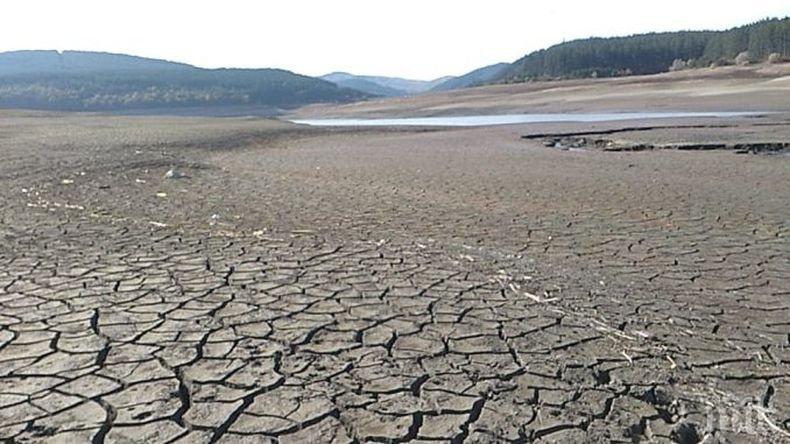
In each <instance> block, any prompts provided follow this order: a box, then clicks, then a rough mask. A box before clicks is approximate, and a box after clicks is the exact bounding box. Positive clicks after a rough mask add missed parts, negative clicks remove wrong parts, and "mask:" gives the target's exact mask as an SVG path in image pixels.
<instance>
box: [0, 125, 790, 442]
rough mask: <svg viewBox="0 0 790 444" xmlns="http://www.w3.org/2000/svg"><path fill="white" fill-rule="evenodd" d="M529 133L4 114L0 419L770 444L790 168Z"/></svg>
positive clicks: (789, 409) (135, 436)
mask: <svg viewBox="0 0 790 444" xmlns="http://www.w3.org/2000/svg"><path fill="white" fill-rule="evenodd" d="M742 124H743V132H744V133H747V134H752V135H753V134H754V133H755V132H756V131H759V128H758V127H753V126H750V125H751V124H750V123H749V122H748V121H743V122H742ZM612 125H616V124H612ZM770 128H773V129H772V131H780V130H779V129H777V128H778V127H775V126H772V127H770ZM700 131H703V130H700ZM523 132H524V127H521V128H519V127H515V128H514V127H503V128H495V129H487V128H481V129H473V130H442V131H438V130H432V131H418V130H413V131H412V130H398V131H395V130H389V131H388V130H380V131H367V132H354V131H353V130H333V131H329V130H321V131H318V130H311V129H305V128H300V127H296V126H292V125H288V124H284V123H275V122H267V121H260V120H243V119H227V120H220V119H217V120H211V119H167V118H157V119H155V118H119V117H100V116H80V115H44V114H21V113H10V112H6V113H4V114H3V115H2V119H0V152H1V153H2V159H3V162H2V163H0V181H2V190H0V199H2V201H1V202H2V209H0V222H2V224H0V239H2V243H0V438H3V439H5V440H7V441H10V442H91V441H92V442H97V443H98V442H156V443H159V442H183V443H193V442H235V443H237V442H432V441H440V442H456V443H460V442H563V443H565V442H680V443H695V442H782V441H783V440H787V439H788V436H790V348H788V347H790V345H789V344H788V341H789V340H790V244H789V243H788V236H790V228H788V225H787V219H788V215H790V212H789V209H788V197H787V196H789V195H790V158H786V157H784V158H782V157H764V156H738V155H735V154H732V153H716V152H711V153H698V152H690V153H680V152H645V153H600V152H567V151H565V152H562V151H557V150H552V149H549V148H544V147H542V146H540V144H539V142H535V143H528V142H524V141H522V140H520V138H519V136H520V134H522V133H523ZM648 135H650V136H652V137H659V136H661V134H660V133H652V132H650V134H648ZM696 136H697V137H702V136H704V134H703V135H700V134H697V135H696ZM773 136H776V134H773ZM172 167H176V168H178V169H180V171H182V172H184V173H185V174H186V175H187V176H188V177H187V178H185V179H181V180H165V179H163V176H164V173H165V172H166V171H167V170H168V169H170V168H172Z"/></svg>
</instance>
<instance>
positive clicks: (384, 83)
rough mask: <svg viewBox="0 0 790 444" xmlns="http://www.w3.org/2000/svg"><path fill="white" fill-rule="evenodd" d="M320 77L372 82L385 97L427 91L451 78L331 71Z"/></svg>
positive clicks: (353, 82) (347, 82)
mask: <svg viewBox="0 0 790 444" xmlns="http://www.w3.org/2000/svg"><path fill="white" fill-rule="evenodd" d="M320 78H321V79H323V80H327V81H330V82H333V83H335V84H337V85H340V86H343V85H357V86H359V87H361V88H365V87H366V85H368V84H370V83H372V84H374V85H378V87H381V88H384V89H383V90H381V91H383V92H384V93H382V94H377V95H381V96H385V97H401V96H409V95H414V94H420V93H424V92H426V91H429V90H430V89H431V88H433V87H434V86H436V85H438V84H440V83H442V82H445V81H447V80H449V79H451V78H452V77H440V78H438V79H434V80H411V79H402V78H399V77H382V76H359V75H355V74H349V73H346V72H333V73H331V74H326V75H323V76H321V77H320ZM363 82H364V83H363ZM360 90H361V91H365V92H368V93H370V94H376V93H374V92H372V90H371V91H369V90H367V89H360Z"/></svg>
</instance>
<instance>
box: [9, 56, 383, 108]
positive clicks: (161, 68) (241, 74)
mask: <svg viewBox="0 0 790 444" xmlns="http://www.w3.org/2000/svg"><path fill="white" fill-rule="evenodd" d="M370 96H371V95H370V94H367V93H364V92H360V91H357V90H353V89H348V88H341V87H338V86H337V85H335V84H333V83H331V82H327V81H324V80H321V79H315V78H312V77H307V76H303V75H299V74H295V73H293V72H290V71H285V70H280V69H203V68H198V67H195V66H191V65H187V64H183V63H175V62H170V61H165V60H157V59H148V58H143V57H134V56H128V55H123V54H108V53H98V52H78V51H66V52H62V53H59V52H57V51H17V52H7V53H0V107H4V108H29V109H45V110H67V111H126V110H141V109H142V110H154V109H169V110H173V109H176V110H178V109H194V108H228V107H244V108H245V109H249V108H250V107H263V108H266V109H268V110H269V112H272V113H276V112H277V110H279V109H288V108H294V107H298V106H302V105H307V104H312V103H346V102H351V101H356V100H362V99H366V98H368V97H370Z"/></svg>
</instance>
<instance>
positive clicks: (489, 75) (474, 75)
mask: <svg viewBox="0 0 790 444" xmlns="http://www.w3.org/2000/svg"><path fill="white" fill-rule="evenodd" d="M508 68H510V64H509V63H497V64H495V65H489V66H485V67H483V68H478V69H476V70H474V71H471V72H468V73H466V74H464V75H461V76H458V77H453V78H451V79H448V80H446V81H444V82H442V83H440V84H438V85H436V86H434V87H433V88H431V91H450V90H453V89H461V88H469V87H472V86H479V85H485V84H486V83H489V82H491V81H492V80H495V79H497V78H498V77H500V76H501V75H502V74H503V73H504V72H505V70H506V69H508Z"/></svg>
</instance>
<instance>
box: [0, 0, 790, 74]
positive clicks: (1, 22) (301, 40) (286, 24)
mask: <svg viewBox="0 0 790 444" xmlns="http://www.w3.org/2000/svg"><path fill="white" fill-rule="evenodd" d="M787 15H790V0H749V1H742V0H658V1H639V0H599V1H594V0H550V1H540V2H530V1H526V0H521V1H518V0H513V1H511V0H486V1H459V0H456V1H450V0H447V1H445V0H398V1H385V0H379V1H374V0H335V1H332V0H275V1H241V0H222V1H211V2H209V1H195V0H192V1H187V0H183V1H182V0H135V1H123V0H117V1H108V0H68V1H66V0H3V1H2V2H1V3H0V51H8V50H18V49H58V50H65V49H79V50H92V51H109V52H119V53H126V54H134V55H140V56H146V57H155V58H163V59H168V60H175V61H181V62H186V63H191V64H194V65H198V66H202V67H209V68H215V67H248V68H264V67H274V68H284V69H289V70H292V71H296V72H299V73H302V74H307V75H320V74H326V73H328V72H331V71H349V72H353V73H357V74H374V75H391V76H402V77H408V78H416V79H432V78H435V77H439V76H443V75H458V74H462V73H464V72H466V71H469V70H471V69H474V68H478V67H481V66H484V65H488V64H491V63H496V62H500V61H506V62H510V61H513V60H515V59H518V58H519V57H521V56H522V55H524V54H525V53H527V52H530V51H532V50H536V49H540V48H544V47H547V46H550V45H552V44H555V43H559V42H562V41H563V40H570V39H575V38H581V37H589V36H612V35H627V34H632V33H639V32H648V31H674V30H682V29H725V28H729V27H732V26H737V25H741V24H745V23H749V22H752V21H755V20H758V19H761V18H765V17H769V16H787Z"/></svg>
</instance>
